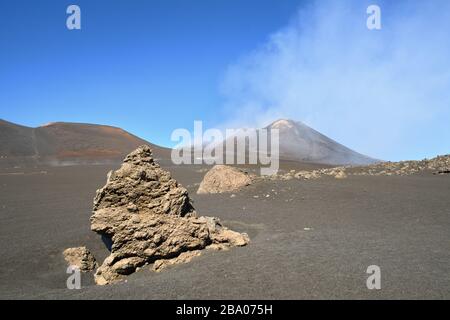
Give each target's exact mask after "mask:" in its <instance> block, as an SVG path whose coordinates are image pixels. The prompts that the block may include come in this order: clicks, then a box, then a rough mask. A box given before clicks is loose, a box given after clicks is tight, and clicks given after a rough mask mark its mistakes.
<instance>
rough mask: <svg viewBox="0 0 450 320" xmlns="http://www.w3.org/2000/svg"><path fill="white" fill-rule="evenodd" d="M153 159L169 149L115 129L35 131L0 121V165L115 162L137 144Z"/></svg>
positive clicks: (64, 126)
mask: <svg viewBox="0 0 450 320" xmlns="http://www.w3.org/2000/svg"><path fill="white" fill-rule="evenodd" d="M143 144H147V145H149V146H150V147H151V148H152V149H153V151H154V153H155V157H169V156H170V150H169V149H166V148H163V147H159V146H157V145H154V144H151V143H149V142H148V141H145V140H143V139H141V138H139V137H136V136H134V135H132V134H130V133H129V132H127V131H125V130H122V129H120V128H117V127H112V126H105V125H95V124H84V123H68V122H52V123H49V124H46V125H44V126H40V127H37V128H30V127H26V126H21V125H17V124H14V123H11V122H8V121H5V120H0V166H2V167H14V166H30V165H40V164H42V165H71V164H108V163H116V162H117V163H118V162H120V161H122V159H123V157H124V156H125V155H126V154H128V153H129V152H131V151H132V150H134V149H135V148H137V147H138V146H140V145H143Z"/></svg>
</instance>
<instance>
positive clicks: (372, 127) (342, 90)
mask: <svg viewBox="0 0 450 320" xmlns="http://www.w3.org/2000/svg"><path fill="white" fill-rule="evenodd" d="M372 3H377V4H380V6H381V8H382V23H383V28H382V30H380V31H368V30H367V28H366V26H365V25H366V18H367V14H366V12H365V11H366V8H367V5H368V4H372ZM70 4H77V5H79V6H80V7H81V11H82V12H81V18H82V30H75V31H69V30H67V28H66V18H67V14H66V8H67V6H68V5H70ZM449 34H450V1H447V0H431V1H419V0H409V1H403V0H399V1H383V0H379V1H368V0H362V1H358V0H354V1H353V0H348V1H328V0H319V1H316V2H314V1H301V0H158V1H155V0H146V1H144V0H132V1H114V0H109V1H106V0H105V1H104V0H73V1H65V0H53V1H50V0H40V1H32V0H29V1H23V0H14V1H12V0H2V1H0V118H2V119H5V120H8V121H11V122H15V123H19V124H23V125H27V126H39V125H41V124H44V123H47V122H52V121H68V122H86V123H98V124H108V125H114V126H118V127H121V128H124V129H125V130H128V131H130V132H131V133H134V134H136V135H138V136H140V137H142V138H145V139H147V140H148V141H150V142H153V143H157V144H160V145H165V146H172V145H173V144H174V142H171V141H170V134H171V132H172V130H174V129H176V128H187V129H192V127H193V121H194V120H203V121H204V124H205V126H206V127H213V126H219V127H223V126H226V125H230V124H236V125H254V126H260V125H264V124H267V123H268V122H270V121H271V120H275V119H276V118H279V117H285V118H293V119H295V120H301V121H304V122H306V123H307V124H309V125H310V126H312V127H313V128H315V129H317V130H319V131H321V132H322V133H324V134H326V135H328V136H330V137H331V138H333V139H336V140H337V141H339V142H341V143H343V144H345V145H347V146H349V147H351V148H353V149H355V150H357V151H359V152H362V153H365V154H368V155H370V156H374V157H377V158H381V159H388V160H400V159H407V158H408V159H418V158H423V157H431V156H435V155H436V154H442V153H449V152H450V130H449V128H450V125H449V123H450V59H449V57H450V41H449V39H450V38H449Z"/></svg>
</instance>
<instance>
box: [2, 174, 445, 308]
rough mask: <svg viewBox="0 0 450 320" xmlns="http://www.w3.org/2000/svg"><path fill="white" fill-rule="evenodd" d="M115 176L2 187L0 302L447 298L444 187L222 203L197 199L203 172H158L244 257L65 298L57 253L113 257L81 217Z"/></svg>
mask: <svg viewBox="0 0 450 320" xmlns="http://www.w3.org/2000/svg"><path fill="white" fill-rule="evenodd" d="M113 167H114V166H70V167H52V168H48V169H47V170H46V171H45V172H41V173H39V172H37V173H36V172H31V173H28V174H27V173H25V174H6V175H0V243H1V245H0V257H1V263H0V299H20V298H39V299H44V298H48V299H63V298H73V299H120V298H122V299H220V298H221V299H271V298H272V299H305V298H308V299H433V298H434V299H449V298H450V276H449V274H450V273H449V265H450V250H448V243H449V241H450V209H449V208H450V199H449V197H448V192H449V190H450V176H449V175H432V174H430V173H422V174H417V175H412V176H349V177H348V178H347V179H334V178H330V177H327V178H322V179H317V180H309V181H301V180H298V179H293V180H288V181H262V182H261V183H257V184H254V185H252V186H249V187H248V188H245V189H244V190H242V191H241V192H239V193H236V194H235V197H230V194H217V195H198V194H196V193H195V192H196V190H197V188H198V185H196V183H198V182H200V181H201V179H202V178H203V176H204V171H203V170H202V169H206V168H204V167H199V166H172V167H166V169H168V170H169V171H170V172H172V173H173V176H174V177H175V178H176V179H177V180H178V181H180V182H181V183H183V185H184V186H185V187H187V189H188V191H189V194H190V195H191V196H192V198H193V200H194V206H195V208H196V209H197V211H198V212H199V214H205V215H210V216H216V217H219V218H220V219H221V221H222V222H223V223H224V224H225V225H226V226H228V227H230V228H232V229H234V230H236V231H240V232H247V233H248V234H249V236H250V239H251V242H250V244H249V245H248V246H246V247H243V248H234V249H233V250H229V251H208V252H204V253H203V254H202V256H200V257H197V258H195V259H194V260H192V261H191V262H190V263H187V264H183V265H177V266H174V267H172V268H168V269H166V270H164V271H163V272H161V273H155V272H152V271H151V270H150V268H151V267H150V266H148V267H145V268H142V269H141V270H140V271H139V272H137V273H135V274H133V275H131V276H130V277H129V278H128V281H127V282H122V283H118V284H113V285H109V286H96V285H95V284H94V283H93V275H92V274H83V275H82V288H81V290H69V289H67V287H66V281H67V278H68V276H69V274H67V273H66V270H67V264H66V262H65V261H64V259H63V256H62V252H63V250H64V249H66V248H68V247H74V246H81V245H86V246H87V247H88V248H89V250H91V251H92V252H93V254H94V255H95V256H96V258H97V259H98V260H100V261H102V260H103V259H104V258H105V257H106V256H107V255H108V254H109V252H108V251H107V249H106V247H105V245H104V244H103V242H102V241H101V240H100V238H99V237H98V235H96V234H95V233H94V232H92V231H91V230H90V222H89V217H90V214H91V210H92V198H93V195H94V194H95V190H96V189H97V188H98V187H99V186H101V185H104V183H105V177H106V173H107V172H108V171H109V170H111V169H112V168H113ZM68 182H70V183H68ZM267 195H269V197H267ZM255 196H257V198H256V197H255ZM370 265H377V266H379V267H380V268H381V290H368V289H367V287H366V280H367V278H368V276H369V275H368V274H367V273H366V270H367V267H368V266H370Z"/></svg>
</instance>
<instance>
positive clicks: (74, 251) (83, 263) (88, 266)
mask: <svg viewBox="0 0 450 320" xmlns="http://www.w3.org/2000/svg"><path fill="white" fill-rule="evenodd" d="M63 256H64V259H65V260H66V261H67V263H68V264H69V265H70V266H76V267H78V268H79V269H80V271H82V272H89V271H92V270H94V269H95V268H97V262H96V261H95V258H94V256H93V255H92V253H91V252H90V251H89V250H88V249H87V248H86V247H76V248H68V249H66V250H64V252H63Z"/></svg>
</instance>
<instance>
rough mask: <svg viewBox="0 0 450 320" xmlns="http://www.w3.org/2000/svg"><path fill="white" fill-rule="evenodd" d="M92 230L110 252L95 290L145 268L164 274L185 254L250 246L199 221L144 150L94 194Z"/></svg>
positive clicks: (212, 221)
mask: <svg viewBox="0 0 450 320" xmlns="http://www.w3.org/2000/svg"><path fill="white" fill-rule="evenodd" d="M91 230H93V231H95V232H97V233H99V234H101V235H102V237H103V239H106V241H105V242H106V243H109V247H110V251H111V254H110V255H109V256H108V257H107V258H106V259H105V260H104V261H103V263H102V265H101V266H100V267H99V268H98V269H97V272H96V274H95V281H96V283H97V284H99V285H104V284H108V283H112V282H116V281H120V280H121V279H122V278H123V277H124V276H125V275H128V274H131V273H133V272H135V270H136V269H137V268H139V267H142V266H143V265H145V264H150V263H156V261H159V262H158V265H157V266H156V269H157V270H162V268H164V266H165V265H167V264H173V263H175V262H177V261H186V257H187V254H185V255H184V256H183V257H180V255H181V254H183V253H187V252H191V251H196V250H200V249H204V248H206V247H208V246H211V245H214V246H221V247H231V246H242V245H246V244H247V243H248V242H249V238H248V236H247V235H246V234H240V233H237V232H234V231H231V230H228V229H227V228H225V227H223V226H222V225H221V223H220V221H219V220H218V219H217V218H211V217H197V214H196V212H195V210H194V208H193V206H192V204H191V200H190V198H189V196H188V193H187V190H186V189H185V188H183V187H182V186H180V185H179V184H178V183H177V181H176V180H174V179H173V178H172V177H171V175H170V173H169V172H167V171H165V170H163V169H162V168H161V167H160V166H159V165H158V164H157V163H156V162H155V161H154V160H153V157H152V152H151V149H150V148H149V147H148V146H141V147H139V148H138V149H136V150H135V151H133V152H132V153H130V154H129V155H128V156H127V157H126V158H125V160H124V162H123V164H122V166H121V167H120V169H118V170H116V171H114V172H110V173H109V174H108V179H107V183H106V185H105V186H104V187H103V188H101V189H99V190H97V194H96V196H95V199H94V209H93V214H92V216H91ZM178 257H180V258H179V259H176V258H178ZM161 260H171V262H168V263H165V262H163V261H161ZM163 265H164V266H163Z"/></svg>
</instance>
